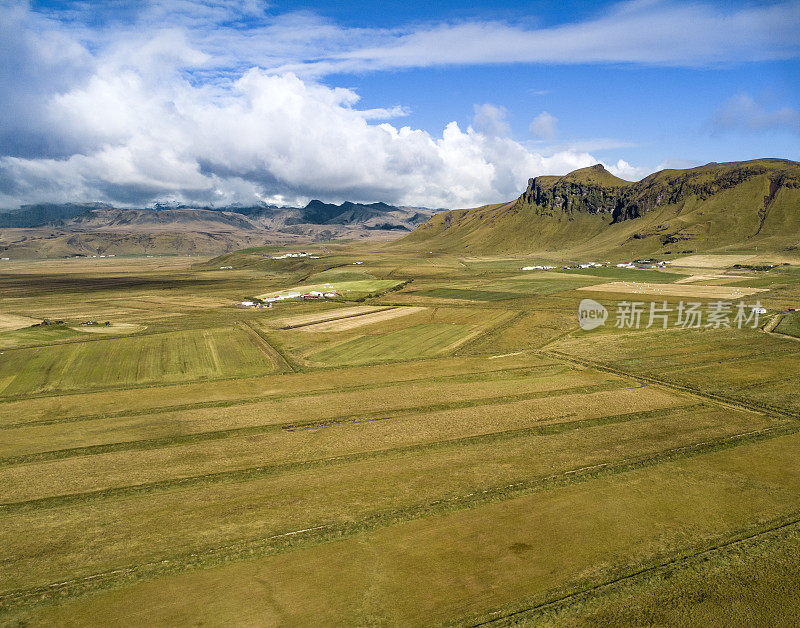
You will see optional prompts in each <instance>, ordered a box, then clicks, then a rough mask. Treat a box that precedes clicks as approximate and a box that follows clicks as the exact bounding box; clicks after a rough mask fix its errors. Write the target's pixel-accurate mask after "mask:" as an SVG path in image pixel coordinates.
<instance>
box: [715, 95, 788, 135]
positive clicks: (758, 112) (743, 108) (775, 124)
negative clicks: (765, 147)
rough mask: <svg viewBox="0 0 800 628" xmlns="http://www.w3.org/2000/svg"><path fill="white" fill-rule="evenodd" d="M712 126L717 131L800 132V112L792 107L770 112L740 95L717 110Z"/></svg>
mask: <svg viewBox="0 0 800 628" xmlns="http://www.w3.org/2000/svg"><path fill="white" fill-rule="evenodd" d="M711 124H712V128H713V129H714V130H715V131H730V130H740V131H741V130H744V131H768V130H772V131H774V130H789V131H796V132H800V112H798V111H797V110H796V109H792V108H791V107H781V108H779V109H772V110H768V109H767V108H766V107H765V106H764V105H763V104H762V103H760V102H758V101H756V100H755V99H754V98H753V97H752V96H750V95H749V94H739V95H737V96H734V97H732V98H730V99H728V100H727V101H725V103H723V105H722V106H721V107H720V108H719V109H717V111H716V113H715V114H714V117H713V119H712V121H711Z"/></svg>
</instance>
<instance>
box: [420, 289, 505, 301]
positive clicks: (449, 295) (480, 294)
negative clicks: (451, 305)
mask: <svg viewBox="0 0 800 628" xmlns="http://www.w3.org/2000/svg"><path fill="white" fill-rule="evenodd" d="M411 294H414V295H418V296H421V297H435V298H438V299H463V300H465V301H503V300H505V299H516V298H517V297H519V294H517V293H515V292H494V291H489V290H461V289H458V288H434V289H433V290H419V291H417V292H412V293H411Z"/></svg>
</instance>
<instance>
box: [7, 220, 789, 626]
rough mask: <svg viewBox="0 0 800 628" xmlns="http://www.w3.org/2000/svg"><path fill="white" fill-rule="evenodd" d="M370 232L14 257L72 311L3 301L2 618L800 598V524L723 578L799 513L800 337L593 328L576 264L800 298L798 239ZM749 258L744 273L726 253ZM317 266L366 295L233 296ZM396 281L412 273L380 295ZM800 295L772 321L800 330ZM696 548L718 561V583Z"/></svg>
mask: <svg viewBox="0 0 800 628" xmlns="http://www.w3.org/2000/svg"><path fill="white" fill-rule="evenodd" d="M623 227H625V226H624V225H623ZM370 246H371V245H369V244H366V243H363V242H358V243H348V244H334V243H329V244H328V247H327V248H326V253H325V255H324V256H323V257H321V258H319V259H312V258H310V257H309V258H303V259H287V260H271V259H266V260H265V259H264V258H262V257H260V256H257V254H256V253H255V252H254V251H245V252H240V253H236V252H235V253H230V254H227V255H226V256H224V258H221V259H220V260H217V261H213V260H212V261H210V262H206V263H203V264H198V265H196V266H194V267H192V268H189V267H188V265H187V266H185V267H182V268H178V269H175V270H174V272H173V271H171V270H170V269H165V268H148V267H147V266H144V267H139V266H137V265H136V264H135V263H134V262H131V263H128V262H125V263H120V264H118V265H117V266H115V271H114V273H113V274H104V273H103V272H102V265H99V264H94V263H88V262H80V263H74V262H68V263H66V264H65V265H66V266H68V267H69V269H67V270H64V271H63V272H62V271H60V270H59V266H58V264H55V263H54V264H51V265H49V266H47V267H46V268H45V267H42V266H41V265H40V264H31V265H30V266H28V267H26V268H27V270H25V269H24V268H23V267H22V265H20V269H21V270H19V271H15V272H14V273H13V274H7V275H3V274H2V273H0V301H2V305H3V309H4V311H6V312H9V313H11V312H13V314H14V315H18V316H27V317H30V318H32V319H34V320H41V319H42V318H44V317H47V318H50V319H52V320H61V319H63V320H64V321H66V322H65V323H64V324H63V325H51V326H47V327H32V328H25V329H16V330H6V331H1V332H0V434H2V438H0V529H2V531H3V532H2V534H0V555H2V556H3V560H2V561H0V624H2V625H10V626H24V625H30V626H34V625H81V626H84V625H92V624H95V625H123V626H124V625H142V624H148V625H156V626H160V625H315V626H316V625H381V626H383V625H385V626H422V625H425V626H427V625H440V624H444V625H476V624H482V623H485V622H488V623H493V622H495V621H497V620H499V622H500V623H501V625H505V624H503V622H506V623H513V622H517V623H519V624H522V625H524V624H525V623H526V622H528V623H531V624H534V625H539V624H543V625H587V624H588V625H604V626H606V625H607V626H612V627H614V628H617V627H627V626H630V625H674V624H676V623H677V624H680V623H681V622H682V623H683V624H685V625H695V624H697V621H695V622H692V619H694V618H696V617H700V618H701V621H700V623H702V624H704V625H705V624H714V623H716V624H718V625H784V624H786V625H789V624H791V621H792V620H793V618H794V617H796V616H797V615H798V614H800V610H798V609H800V595H797V594H796V592H795V589H796V587H794V583H795V582H796V580H797V572H798V569H800V567H798V569H793V568H792V565H800V549H798V548H800V542H797V543H796V544H795V545H794V546H793V545H787V544H784V543H782V542H776V543H775V545H774V547H775V550H774V557H775V558H776V559H775V560H770V561H768V562H767V563H766V566H765V567H762V565H763V564H764V563H763V561H762V562H761V563H751V562H750V561H749V560H744V559H741V560H739V562H738V565H739V568H738V569H737V571H736V573H735V577H732V578H730V577H724V575H725V574H730V573H731V571H730V570H729V569H728V567H729V566H730V565H731V561H730V554H720V553H719V552H720V551H721V550H722V549H723V548H724V547H725V546H726V544H727V545H731V547H733V548H734V549H733V550H732V551H734V552H735V554H736V555H737V556H739V557H740V558H741V557H744V556H749V554H747V553H746V551H745V549H744V548H743V545H742V544H743V543H745V544H746V543H750V542H751V541H753V542H756V541H758V540H759V539H760V538H761V537H762V535H764V534H771V533H772V532H773V531H775V530H776V529H783V528H781V526H787V527H786V529H787V530H788V529H789V528H790V527H792V526H794V527H796V528H797V530H798V534H797V535H796V538H797V539H800V523H798V522H800V498H798V495H800V459H798V457H797V455H796V453H797V449H798V443H800V422H799V421H800V394H799V393H798V390H800V375H798V374H800V352H798V347H799V346H800V345H798V344H797V342H796V341H793V340H792V339H789V338H787V337H786V336H784V335H780V334H769V333H763V332H762V331H761V329H759V326H758V325H757V324H755V323H754V325H753V326H752V327H751V326H746V327H743V328H742V329H736V328H730V329H724V328H721V329H715V328H702V329H683V328H680V327H675V328H670V329H668V330H663V329H660V328H655V327H653V328H650V329H641V330H632V329H631V330H629V329H626V328H620V329H618V328H616V327H613V326H612V325H607V326H606V329H598V330H593V331H583V330H579V329H577V323H576V320H575V306H576V304H577V302H578V301H580V299H581V296H580V295H582V294H583V295H590V293H586V292H575V291H574V290H575V288H579V287H584V289H594V290H598V289H599V290H607V287H605V286H607V285H608V284H609V282H614V284H611V285H613V286H619V285H620V284H624V285H627V286H628V288H627V289H628V290H630V291H629V292H627V293H617V294H614V293H612V292H609V293H608V294H606V295H601V296H602V297H603V298H605V299H607V300H609V301H610V302H614V301H620V300H634V299H636V300H644V299H643V298H639V297H632V296H631V295H633V294H637V292H634V291H633V290H641V289H642V288H644V289H646V290H649V291H650V292H649V294H656V295H662V296H661V297H660V298H659V297H650V298H651V299H652V300H656V299H657V300H659V301H661V300H667V299H668V297H670V296H672V294H673V291H678V293H677V295H676V296H678V298H680V296H681V295H686V296H687V297H694V299H692V298H689V299H688V300H700V299H701V298H709V299H711V298H726V297H727V298H728V299H734V298H736V297H735V296H733V294H736V293H734V291H738V294H741V295H744V294H745V291H748V292H755V291H756V289H764V290H768V292H764V293H761V292H759V294H758V296H751V297H750V298H748V299H746V301H745V302H746V303H751V302H754V301H755V300H756V299H758V300H760V301H762V302H763V305H764V307H765V308H767V309H768V310H769V311H770V312H786V311H788V310H789V308H793V307H795V306H796V305H797V303H798V302H799V300H800V272H798V269H796V268H790V267H781V268H775V269H773V270H771V271H770V272H765V273H757V274H756V273H752V274H753V275H755V276H754V277H753V278H752V279H749V280H745V279H742V278H741V277H739V276H738V275H725V274H724V272H723V271H721V270H712V269H709V270H704V269H702V268H697V269H696V270H693V269H684V270H683V271H678V270H677V269H676V272H675V273H667V272H663V271H657V270H641V271H639V270H636V271H633V270H627V269H616V268H603V269H596V270H597V275H593V274H591V273H589V272H588V271H589V270H593V269H585V270H586V272H584V271H583V270H576V271H564V272H563V273H562V272H558V273H555V272H553V273H544V272H542V273H532V274H530V275H521V274H520V270H519V269H520V268H521V267H523V266H525V265H528V264H530V263H539V264H543V263H550V260H546V259H544V260H532V259H524V260H523V259H519V260H514V259H509V258H507V257H505V258H496V259H490V258H487V259H482V260H480V261H477V262H476V261H471V260H466V261H465V260H463V259H460V258H458V257H457V256H455V255H440V254H438V253H435V252H431V253H406V252H396V251H392V250H391V249H378V250H374V251H373V250H372V249H370V248H369V247H370ZM353 251H355V252H353ZM258 253H262V252H258ZM272 254H273V251H272V250H269V251H264V252H263V255H272ZM248 260H250V261H251V262H252V263H253V264H257V266H252V268H251V270H245V269H243V270H241V271H239V270H237V271H235V272H221V271H219V270H218V268H219V267H220V266H229V265H232V266H234V267H235V268H237V269H238V268H239V265H240V264H241V263H246V262H248ZM359 260H364V263H363V265H358V266H355V265H353V264H352V262H354V261H359ZM552 263H554V264H556V263H559V262H556V261H555V260H553V261H552ZM564 263H567V260H565V261H564ZM78 267H80V268H82V269H83V270H82V271H81V272H80V273H79V272H74V271H73V270H72V269H74V268H78ZM125 267H128V268H129V269H130V270H129V271H127V272H125V271H124V270H123V269H124V268H125ZM207 269H208V270H207ZM23 270H24V271H25V272H23ZM44 271H46V272H44ZM731 272H732V273H733V272H734V271H731ZM679 273H680V274H679ZM689 273H693V274H694V277H692V278H689V279H687V280H686V281H683V282H681V283H668V282H675V281H676V280H681V279H682V278H683V277H685V276H686V275H688V274H689ZM741 274H742V275H744V274H751V273H749V272H746V271H742V272H741ZM631 280H634V281H631ZM733 281H739V282H741V285H744V286H753V288H737V287H733V286H722V285H712V284H719V282H733ZM324 282H331V283H332V284H339V285H340V287H341V284H345V283H346V282H349V289H351V290H352V291H351V292H350V293H347V294H345V293H342V295H341V296H343V297H344V298H345V299H347V298H357V299H359V301H358V302H356V301H352V302H351V303H350V304H344V303H341V302H340V301H339V300H327V301H302V302H301V301H297V302H292V303H287V304H285V306H276V307H275V308H271V309H268V310H258V311H256V310H253V309H248V308H236V307H219V304H221V303H228V304H230V303H232V302H236V301H238V300H241V299H244V298H246V297H248V296H252V295H254V294H258V293H259V292H264V291H265V290H273V291H275V292H276V293H277V292H281V291H285V290H292V288H290V287H291V286H307V285H312V284H314V285H322V284H323V283H324ZM601 282H603V283H604V284H605V286H592V287H588V284H593V283H601ZM700 284H702V285H700ZM326 285H327V284H326ZM387 285H392V286H401V285H403V286H404V287H403V289H402V290H398V291H393V292H390V293H386V294H384V295H383V296H380V297H378V296H370V294H369V292H370V291H371V290H376V294H377V293H378V292H381V290H380V289H381V288H382V287H385V286H387ZM631 286H633V288H631ZM355 288H361V289H362V290H361V291H359V290H355ZM708 291H712V292H711V294H712V295H713V296H707V295H708V294H709V292H708ZM420 292H428V293H432V294H433V295H435V296H437V297H438V300H437V301H436V302H433V301H432V299H431V297H423V296H419V293H420ZM509 293H513V294H514V295H516V296H515V298H513V299H512V298H508V299H506V298H502V299H500V298H495V297H498V296H503V297H505V296H506V295H507V294H509ZM597 294H598V293H597V292H595V293H594V294H593V295H591V296H595V295H597ZM42 295H47V296H46V297H45V296H42ZM348 295H349V296H348ZM415 295H416V296H415ZM722 295H724V296H722ZM463 296H467V297H473V299H471V302H470V301H464V300H461V299H460V297H463ZM474 297H481V298H480V299H477V298H474ZM595 298H597V296H595ZM362 299H363V301H362ZM445 299H447V300H445ZM601 300H602V299H601ZM674 300H676V299H674ZM764 318H765V320H764V321H761V323H762V324H763V322H766V317H764ZM88 320H96V321H99V322H105V321H111V322H112V325H111V326H110V329H104V326H102V325H101V326H99V327H97V328H95V327H93V326H81V325H80V324H79V323H81V322H83V321H88ZM797 320H798V319H797V316H795V315H794V314H791V315H788V314H787V315H783V318H782V322H781V323H780V325H779V328H778V329H777V330H776V331H783V332H786V333H798V334H799V335H800V332H797V329H800V327H798V324H797ZM776 324H777V319H776ZM140 326H141V328H143V329H140ZM108 331H113V332H114V333H116V334H117V335H110V334H109V335H107V336H106V335H103V333H104V332H106V333H107V332H108ZM313 331H319V332H325V333H309V332H313ZM134 334H136V335H134ZM490 358H491V359H490ZM792 552H794V553H795V554H796V555H797V556H796V558H797V560H789V561H786V560H783V557H785V556H786V555H787V553H789V555H791V553H792ZM695 559H697V560H699V561H701V562H702V564H703V569H707V570H708V573H710V574H720V573H721V574H723V578H722V579H720V578H718V577H717V578H716V579H715V580H714V581H713V583H711V584H708V586H705V585H703V584H702V583H701V584H698V582H697V581H698V580H703V579H702V578H698V577H695V576H694V575H692V574H695V573H700V572H699V571H698V572H695V571H694V569H693V568H692V567H687V562H686V561H691V560H695ZM737 560H738V559H737ZM693 564H696V563H693ZM754 565H755V566H754ZM662 569H664V572H663V573H664V574H665V575H664V577H663V578H662V577H661V576H660V575H659V574H661V573H662V572H661V571H660V570H662ZM764 569H767V570H769V575H768V576H765V575H764V574H763V573H761V571H763V570H764ZM687 574H690V576H691V577H689V578H687V577H686V575H687ZM633 579H638V580H637V582H639V583H640V584H641V585H642V586H638V588H637V587H634V586H632V585H631V586H629V585H628V582H629V581H631V580H633ZM611 582H613V585H612V586H611V587H608V586H606V585H608V584H609V583H611ZM719 582H722V583H723V584H724V586H723V588H720V587H719V586H718V585H717V584H716V583H719ZM664 583H666V584H664ZM661 585H664V586H661ZM659 586H661V588H660V589H659ZM704 586H705V588H703V587H704ZM611 589H613V591H611ZM659 590H661V591H663V592H664V594H663V596H662V597H661V598H659V599H656V598H652V597H650V594H651V593H653V592H657V591H659ZM743 590H744V591H745V593H744V597H743V596H742V591H743ZM753 591H756V593H755V595H757V596H759V599H757V600H756V599H754V598H753V593H752V592H753ZM614 592H618V593H619V596H618V597H614V596H615V595H616V593H614ZM659 595H661V594H659ZM709 596H710V597H709ZM748 596H749V597H748ZM664 599H666V601H664ZM553 601H558V603H557V605H556V606H554V605H553V604H551V602H553ZM758 608H765V609H768V611H769V612H768V614H766V615H762V616H761V617H759V616H758V614H757V613H756V614H753V613H750V614H747V613H741V612H740V611H742V609H745V610H748V611H749V610H752V609H758ZM592 609H601V610H602V609H606V610H603V611H602V612H601V613H600V614H599V615H596V614H593V611H592ZM608 609H610V610H608ZM662 610H663V612H662ZM705 611H708V612H705ZM551 612H552V613H555V615H548V613H551ZM562 612H563V615H558V613H562ZM506 616H508V617H506ZM504 617H505V618H504ZM553 617H555V619H553ZM561 617H563V618H566V621H559V618H561ZM741 617H745V618H752V619H753V621H744V622H743V621H740V618H741ZM676 618H677V621H676ZM682 618H683V619H686V618H688V619H686V620H685V621H682ZM787 618H788V621H787ZM551 619H553V621H550V620H551ZM759 619H761V620H762V621H759ZM764 619H766V621H763V620H764ZM573 620H574V621H573Z"/></svg>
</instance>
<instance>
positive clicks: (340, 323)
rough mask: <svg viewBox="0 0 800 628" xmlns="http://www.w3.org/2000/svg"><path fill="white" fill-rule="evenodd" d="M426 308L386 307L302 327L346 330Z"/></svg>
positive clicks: (312, 329)
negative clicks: (369, 312)
mask: <svg viewBox="0 0 800 628" xmlns="http://www.w3.org/2000/svg"><path fill="white" fill-rule="evenodd" d="M426 309H427V308H424V307H397V308H392V309H384V310H381V311H378V312H373V313H372V314H365V315H364V316H351V317H348V318H340V319H337V320H333V321H329V322H324V323H316V324H314V325H307V326H305V327H303V328H302V329H303V331H316V332H332V331H346V330H348V329H355V328H357V327H364V326H365V325H373V324H375V323H381V322H384V321H388V320H391V319H393V318H400V317H401V316H408V315H409V314H416V313H417V312H424V311H425V310H426Z"/></svg>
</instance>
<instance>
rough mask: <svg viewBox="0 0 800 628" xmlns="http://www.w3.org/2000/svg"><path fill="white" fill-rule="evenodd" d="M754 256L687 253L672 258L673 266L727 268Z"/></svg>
mask: <svg viewBox="0 0 800 628" xmlns="http://www.w3.org/2000/svg"><path fill="white" fill-rule="evenodd" d="M754 257H756V256H755V255H754V254H753V253H750V254H746V255H688V256H686V257H679V258H678V259H675V260H673V262H672V265H673V266H682V267H689V268H729V267H731V266H733V265H734V264H744V263H745V262H747V261H749V260H751V259H753V258H754Z"/></svg>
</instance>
